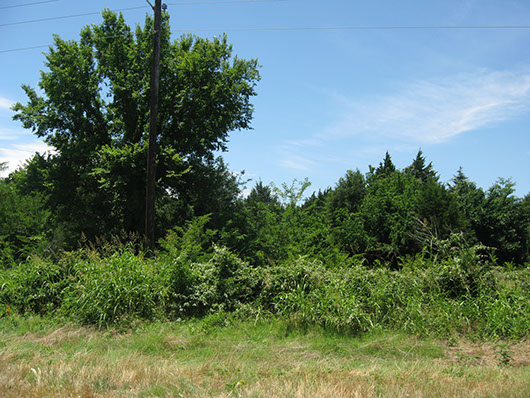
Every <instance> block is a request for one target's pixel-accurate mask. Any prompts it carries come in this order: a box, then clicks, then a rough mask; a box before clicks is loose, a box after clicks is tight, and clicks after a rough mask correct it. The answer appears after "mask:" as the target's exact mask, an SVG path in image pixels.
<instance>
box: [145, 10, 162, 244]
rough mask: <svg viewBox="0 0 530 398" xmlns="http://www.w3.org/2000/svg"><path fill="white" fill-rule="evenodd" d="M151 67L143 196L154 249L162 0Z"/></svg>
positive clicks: (157, 18) (147, 232)
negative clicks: (145, 179)
mask: <svg viewBox="0 0 530 398" xmlns="http://www.w3.org/2000/svg"><path fill="white" fill-rule="evenodd" d="M147 2H148V3H149V5H150V6H151V7H152V8H153V10H154V12H155V24H154V30H155V31H154V38H153V69H152V70H151V104H150V108H151V110H150V114H149V146H148V149H147V185H146V196H145V237H146V239H147V244H148V245H149V248H150V249H151V250H152V251H153V250H154V249H155V181H156V136H157V118H158V91H159V82H160V30H161V26H162V0H155V5H154V6H153V5H152V4H151V3H150V2H149V0H147Z"/></svg>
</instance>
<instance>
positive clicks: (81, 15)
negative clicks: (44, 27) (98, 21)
mask: <svg viewBox="0 0 530 398" xmlns="http://www.w3.org/2000/svg"><path fill="white" fill-rule="evenodd" d="M146 7H147V6H139V7H128V8H119V9H116V10H112V11H113V12H118V11H130V10H138V9H140V8H146ZM89 15H101V11H98V12H86V13H84V14H71V15H63V16H59V17H50V18H40V19H32V20H29V21H19V22H8V23H3V24H0V27H4V26H14V25H23V24H29V23H35V22H46V21H57V20H60V19H69V18H78V17H86V16H89Z"/></svg>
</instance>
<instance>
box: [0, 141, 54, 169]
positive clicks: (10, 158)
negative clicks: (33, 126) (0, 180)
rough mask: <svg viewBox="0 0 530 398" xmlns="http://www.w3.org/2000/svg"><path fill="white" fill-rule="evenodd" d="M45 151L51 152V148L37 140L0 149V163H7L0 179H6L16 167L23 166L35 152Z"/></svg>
mask: <svg viewBox="0 0 530 398" xmlns="http://www.w3.org/2000/svg"><path fill="white" fill-rule="evenodd" d="M47 151H52V148H50V147H49V146H48V145H46V144H45V143H44V142H42V141H38V140H35V141H34V142H31V143H27V144H16V145H11V146H10V147H9V148H0V163H5V162H7V163H8V168H7V169H6V170H4V171H3V172H2V173H0V177H6V176H7V175H8V174H9V173H11V172H12V171H14V170H16V169H17V168H18V167H20V166H23V165H24V163H25V162H26V161H27V160H29V159H30V158H31V157H32V156H33V155H34V154H35V152H40V153H43V152H47Z"/></svg>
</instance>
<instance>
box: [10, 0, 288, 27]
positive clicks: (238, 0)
mask: <svg viewBox="0 0 530 398" xmlns="http://www.w3.org/2000/svg"><path fill="white" fill-rule="evenodd" d="M50 1H58V0H50ZM283 1H287V0H220V1H181V2H175V3H167V5H172V6H189V5H205V4H208V5H212V4H234V3H272V2H283ZM145 8H148V6H147V5H143V6H136V7H125V8H117V9H115V10H112V11H113V12H120V11H132V10H140V9H145ZM100 14H101V11H98V12H86V13H82V14H70V15H61V16H56V17H49V18H38V19H30V20H27V21H18V22H7V23H3V24H0V27H5V26H16V25H25V24H30V23H37V22H48V21H58V20H61V19H70V18H79V17H87V16H91V15H100Z"/></svg>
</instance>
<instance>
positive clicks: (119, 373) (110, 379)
mask: <svg viewBox="0 0 530 398" xmlns="http://www.w3.org/2000/svg"><path fill="white" fill-rule="evenodd" d="M0 330H1V331H0V396H3V397H4V396H5V397H22V396H24V397H33V396H34V397H46V396H61V397H62V396H86V397H103V396H104V397H109V396H110V397H112V396H124V397H125V396H138V397H153V396H177V397H178V396H184V397H208V396H210V397H228V396H240V397H316V396H318V397H332V396H333V397H342V396H346V397H379V396H383V397H406V396H410V397H447V396H451V397H469V396H473V397H475V396H476V397H482V396H483V397H503V396H504V397H527V396H530V367H529V364H530V344H529V343H528V342H527V341H508V342H498V341H497V342H482V343H480V344H479V343H473V342H470V341H466V340H451V341H439V340H433V339H427V338H418V337H415V336H407V335H404V334H400V333H384V334H381V333H379V334H377V333H371V334H366V335H364V336H361V337H353V336H345V335H340V334H337V333H328V332H325V331H323V330H320V329H318V328H309V329H297V328H293V327H292V326H291V325H290V324H288V323H285V322H282V321H278V320H260V321H258V322H250V321H238V320H234V319H231V320H227V322H226V325H218V324H214V323H213V322H211V320H208V319H203V320H197V321H189V322H173V323H167V322H166V323H145V324H136V325H133V327H131V328H130V329H127V330H117V329H100V330H98V329H92V328H86V327H79V326H75V325H72V324H61V323H56V322H54V321H51V320H49V319H41V318H36V317H29V318H22V317H6V318H3V319H1V320H0Z"/></svg>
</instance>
